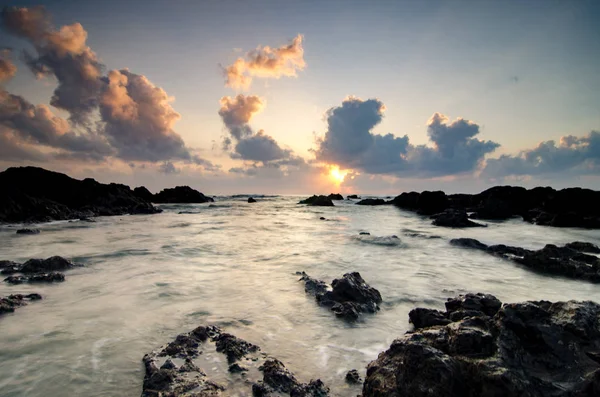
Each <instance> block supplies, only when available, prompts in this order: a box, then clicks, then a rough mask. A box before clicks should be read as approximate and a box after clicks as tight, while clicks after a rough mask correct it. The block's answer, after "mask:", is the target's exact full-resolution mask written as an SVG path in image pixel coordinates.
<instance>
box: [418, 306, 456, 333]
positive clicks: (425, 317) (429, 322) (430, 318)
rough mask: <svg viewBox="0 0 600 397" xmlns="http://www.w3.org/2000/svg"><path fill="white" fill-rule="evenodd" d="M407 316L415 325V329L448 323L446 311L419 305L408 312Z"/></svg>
mask: <svg viewBox="0 0 600 397" xmlns="http://www.w3.org/2000/svg"><path fill="white" fill-rule="evenodd" d="M408 318H409V322H410V323H412V324H413V325H414V326H415V329H419V328H427V327H432V326H434V325H446V324H450V320H449V319H448V317H447V314H446V313H442V312H440V311H439V310H433V309H424V308H421V307H418V308H416V309H413V310H411V311H410V312H409V313H408Z"/></svg>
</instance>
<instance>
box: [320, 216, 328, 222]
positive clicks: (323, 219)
mask: <svg viewBox="0 0 600 397" xmlns="http://www.w3.org/2000/svg"><path fill="white" fill-rule="evenodd" d="M319 219H320V220H322V221H326V220H327V218H325V217H324V216H322V217H320V218H319Z"/></svg>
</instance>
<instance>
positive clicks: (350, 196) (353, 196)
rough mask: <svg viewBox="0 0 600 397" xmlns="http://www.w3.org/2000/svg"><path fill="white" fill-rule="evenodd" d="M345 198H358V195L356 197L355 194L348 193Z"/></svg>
mask: <svg viewBox="0 0 600 397" xmlns="http://www.w3.org/2000/svg"><path fill="white" fill-rule="evenodd" d="M346 198H347V199H348V200H358V199H359V198H360V197H358V195H357V194H350V195H348V196H346Z"/></svg>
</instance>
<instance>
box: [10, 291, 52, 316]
mask: <svg viewBox="0 0 600 397" xmlns="http://www.w3.org/2000/svg"><path fill="white" fill-rule="evenodd" d="M40 299H42V296H41V295H40V294H28V295H21V294H15V295H9V296H7V297H0V315H3V314H5V313H12V312H14V311H15V309H17V308H19V307H22V306H26V305H27V302H30V301H37V300H40Z"/></svg>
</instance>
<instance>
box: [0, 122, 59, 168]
mask: <svg viewBox="0 0 600 397" xmlns="http://www.w3.org/2000/svg"><path fill="white" fill-rule="evenodd" d="M47 159H48V156H47V155H46V154H45V153H42V152H41V151H39V150H38V149H36V148H35V147H34V146H33V145H29V144H27V143H26V142H23V140H21V139H20V138H19V137H17V136H15V135H14V133H13V131H11V130H9V129H7V128H5V127H2V126H1V125H0V160H3V161H23V160H25V161H36V162H43V161H46V160H47Z"/></svg>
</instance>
